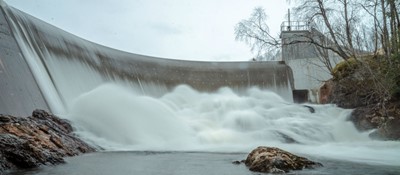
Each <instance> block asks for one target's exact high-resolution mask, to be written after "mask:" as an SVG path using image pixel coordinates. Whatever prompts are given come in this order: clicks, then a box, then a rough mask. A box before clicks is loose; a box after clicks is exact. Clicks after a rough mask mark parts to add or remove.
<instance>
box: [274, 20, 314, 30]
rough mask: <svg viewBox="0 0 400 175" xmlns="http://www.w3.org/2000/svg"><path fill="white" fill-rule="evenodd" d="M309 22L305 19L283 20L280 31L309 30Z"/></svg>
mask: <svg viewBox="0 0 400 175" xmlns="http://www.w3.org/2000/svg"><path fill="white" fill-rule="evenodd" d="M310 30H311V27H310V23H308V22H305V21H284V22H282V24H281V32H289V31H310Z"/></svg>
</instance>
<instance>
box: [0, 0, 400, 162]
mask: <svg viewBox="0 0 400 175" xmlns="http://www.w3.org/2000/svg"><path fill="white" fill-rule="evenodd" d="M1 14H2V16H1V17H2V19H3V18H4V19H5V20H2V21H3V23H2V24H4V25H3V26H6V27H3V28H1V30H2V34H4V35H7V36H8V37H9V38H10V39H9V40H7V41H6V40H1V41H0V42H1V44H2V45H0V46H1V49H3V50H6V49H8V50H12V49H10V48H6V45H7V44H8V43H7V42H10V43H16V45H17V46H18V49H13V53H14V52H15V53H16V54H15V55H17V56H18V53H19V56H21V55H22V57H23V58H24V59H23V60H22V61H21V59H18V58H19V57H18V58H17V56H13V55H10V54H9V55H1V57H0V63H1V64H0V68H1V69H0V73H1V75H4V76H5V77H7V76H8V77H11V76H12V75H11V73H10V72H11V71H10V70H8V69H6V68H8V66H10V65H11V64H12V63H15V62H16V61H17V60H18V61H20V62H21V64H22V63H24V64H27V65H29V68H25V69H29V71H30V72H31V74H29V71H26V70H25V69H23V70H19V69H13V70H12V71H13V73H14V74H19V73H21V74H22V73H24V75H25V74H26V75H29V76H31V78H29V77H26V76H24V77H22V78H21V77H18V76H15V77H16V78H15V77H14V78H9V79H2V78H0V81H2V82H1V83H0V87H1V88H2V93H3V94H4V95H3V94H2V96H1V97H0V104H6V103H11V104H18V103H26V104H39V103H38V102H37V101H40V100H42V99H44V101H45V102H46V104H47V105H48V107H49V109H50V110H51V111H52V112H53V113H56V114H58V115H60V116H62V117H65V118H68V119H69V120H71V121H72V123H73V125H74V127H75V129H76V133H77V134H78V135H79V136H80V137H82V138H84V139H86V140H87V141H89V142H91V143H93V144H96V145H99V146H102V147H104V148H105V149H106V150H168V151H219V152H236V151H238V152H246V151H249V150H250V149H252V148H254V147H256V146H259V145H266V146H277V147H281V148H283V149H286V150H288V151H292V152H296V153H301V154H310V155H314V156H324V157H328V158H333V159H342V160H349V161H358V162H368V163H381V164H388V165H400V159H399V157H400V150H399V149H400V143H399V142H381V141H373V140H370V139H369V138H368V133H360V132H358V131H357V130H356V129H355V128H354V126H353V124H352V123H351V122H349V121H347V117H348V116H349V114H350V113H351V110H345V109H341V108H337V107H335V106H333V105H308V107H305V106H303V105H299V104H294V103H292V87H293V78H292V77H293V76H292V72H291V69H290V68H289V67H288V66H287V65H286V64H285V63H283V62H201V61H183V60H173V59H163V58H155V57H150V56H143V55H137V54H132V53H126V52H123V51H118V50H115V49H111V48H107V47H104V46H101V45H98V44H96V43H92V42H90V41H86V40H84V39H82V38H79V37H76V36H74V35H72V34H70V33H67V32H65V31H62V30H61V29H58V28H56V27H54V26H51V25H49V24H47V23H45V22H43V21H40V20H38V19H36V18H34V17H32V16H30V15H28V14H25V13H23V12H21V11H19V10H17V9H14V8H12V7H8V6H7V5H6V4H5V3H4V2H1ZM5 21H6V22H5ZM0 22H1V21H0ZM7 27H8V28H7ZM11 38H14V40H12V39H11ZM16 48H17V47H16ZM5 58H7V59H5ZM13 61H15V62H13ZM18 63H19V62H18ZM24 70H25V72H22V71H24ZM27 72H28V73H27ZM32 75H33V76H32ZM18 78H21V80H20V79H18ZM28 80H29V81H33V82H35V83H36V84H35V87H34V86H33V85H32V86H29V87H27V88H21V89H13V88H3V87H7V86H8V85H9V84H16V82H19V81H28ZM36 85H37V87H39V88H40V91H33V90H31V89H30V88H37V87H36ZM3 89H4V90H3ZM18 90H20V91H21V92H18ZM18 93H21V94H30V95H25V96H16V95H14V94H18ZM17 97H18V98H17ZM27 106H29V105H20V106H15V107H13V108H11V107H3V105H2V106H0V112H1V113H3V112H11V113H12V112H15V113H18V111H29V110H27V109H26V108H27ZM38 106H40V105H37V106H34V107H38ZM42 106H45V105H42ZM29 108H31V106H29ZM310 108H312V109H314V110H315V111H314V112H313V111H310Z"/></svg>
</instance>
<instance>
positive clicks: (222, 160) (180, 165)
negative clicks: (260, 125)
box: [10, 152, 400, 175]
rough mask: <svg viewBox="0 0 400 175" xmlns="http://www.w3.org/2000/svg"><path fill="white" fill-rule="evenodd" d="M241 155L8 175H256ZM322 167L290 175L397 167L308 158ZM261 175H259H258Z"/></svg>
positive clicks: (123, 161)
mask: <svg viewBox="0 0 400 175" xmlns="http://www.w3.org/2000/svg"><path fill="white" fill-rule="evenodd" d="M246 156H247V154H244V153H208V152H99V153H92V154H86V155H82V156H77V157H72V158H67V163H66V164H62V165H59V166H44V167H41V168H37V169H32V170H28V171H19V172H11V173H10V174H11V175H55V174H69V175H82V174H85V175H103V174H104V175H126V174H140V175H153V174H154V175H160V174H162V175H188V174H190V175H223V174H227V175H228V174H229V175H255V174H260V173H253V172H250V171H249V170H248V169H247V168H246V166H245V165H244V164H241V165H234V164H232V161H235V160H242V159H245V158H246ZM311 159H312V160H315V161H319V162H322V163H323V164H324V167H322V168H318V169H315V170H303V171H294V172H291V173H289V174H301V175H303V174H304V175H305V174H323V175H328V174H329V175H330V174H332V175H333V174H335V175H336V174H349V175H350V174H354V175H356V174H363V175H369V174H370V175H376V174H385V175H398V174H400V167H397V166H386V165H369V164H360V163H353V162H345V161H335V160H326V159H323V158H311ZM261 174H262V173H261Z"/></svg>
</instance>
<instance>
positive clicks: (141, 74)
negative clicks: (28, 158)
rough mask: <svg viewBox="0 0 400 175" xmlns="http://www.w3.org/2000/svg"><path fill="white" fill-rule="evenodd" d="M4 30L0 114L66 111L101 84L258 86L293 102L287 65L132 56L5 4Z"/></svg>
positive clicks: (162, 88) (153, 88)
mask: <svg viewBox="0 0 400 175" xmlns="http://www.w3.org/2000/svg"><path fill="white" fill-rule="evenodd" d="M0 25H1V28H0V36H1V40H0V75H1V77H0V89H1V97H0V104H1V105H0V113H7V114H14V115H27V114H29V113H30V112H31V111H32V110H33V109H35V108H41V109H48V110H51V111H52V112H54V113H63V112H64V111H65V110H66V108H68V103H69V102H70V101H71V100H72V99H74V98H76V97H77V96H79V95H80V94H81V93H83V92H86V91H88V90H90V89H92V88H94V87H96V86H98V85H99V84H101V83H104V82H119V83H123V84H127V85H129V86H131V87H134V88H136V89H138V90H139V91H141V92H142V93H143V94H146V95H151V96H160V95H162V94H165V93H166V92H169V91H171V90H172V89H173V88H174V87H176V86H178V85H181V84H185V85H189V86H191V87H192V88H194V89H196V90H199V91H204V92H213V91H216V90H218V89H219V88H221V87H230V88H232V89H234V90H235V91H237V92H241V91H244V90H245V89H247V88H250V87H258V88H260V89H268V90H271V91H274V92H276V93H278V94H279V95H281V96H282V97H283V98H285V99H286V100H288V101H292V98H293V97H292V88H293V75H292V71H291V69H290V68H289V67H288V66H287V65H286V64H285V63H284V62H250V61H249V62H202V61H184V60H177V59H164V58H156V57H151V56H144V55H138V54H133V53H127V52H124V51H119V50H116V49H112V48H108V47H105V46H101V45H99V44H96V43H93V42H90V41H87V40H84V39H82V38H79V37H77V36H75V35H72V34H70V33H68V32H65V31H63V30H61V29H59V28H56V27H54V26H52V25H50V24H47V23H45V22H43V21H41V20H39V19H37V18H34V17H32V16H30V15H28V14H26V13H24V12H21V11H19V10H17V9H15V8H12V7H9V6H8V5H7V4H5V3H4V2H2V5H1V14H0ZM132 42H135V41H132ZM182 49H184V48H182Z"/></svg>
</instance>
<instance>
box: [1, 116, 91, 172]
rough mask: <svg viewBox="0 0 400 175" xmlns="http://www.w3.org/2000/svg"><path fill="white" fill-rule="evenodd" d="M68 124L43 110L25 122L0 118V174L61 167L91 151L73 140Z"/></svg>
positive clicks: (18, 118)
mask: <svg viewBox="0 0 400 175" xmlns="http://www.w3.org/2000/svg"><path fill="white" fill-rule="evenodd" d="M72 131H73V130H72V126H71V125H70V124H69V123H68V121H66V120H63V119H60V118H58V117H56V116H54V115H52V114H50V113H47V112H46V111H43V110H35V111H34V112H33V113H32V116H30V117H27V118H20V117H13V116H8V115H1V114H0V174H1V172H4V171H6V170H9V169H15V168H33V167H38V166H40V165H51V164H59V163H63V162H64V159H63V157H65V156H75V155H79V154H82V153H88V152H93V151H95V149H94V148H93V147H91V146H90V145H88V144H87V143H85V142H83V141H82V140H80V139H79V138H77V137H75V136H74V134H73V133H72Z"/></svg>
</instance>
